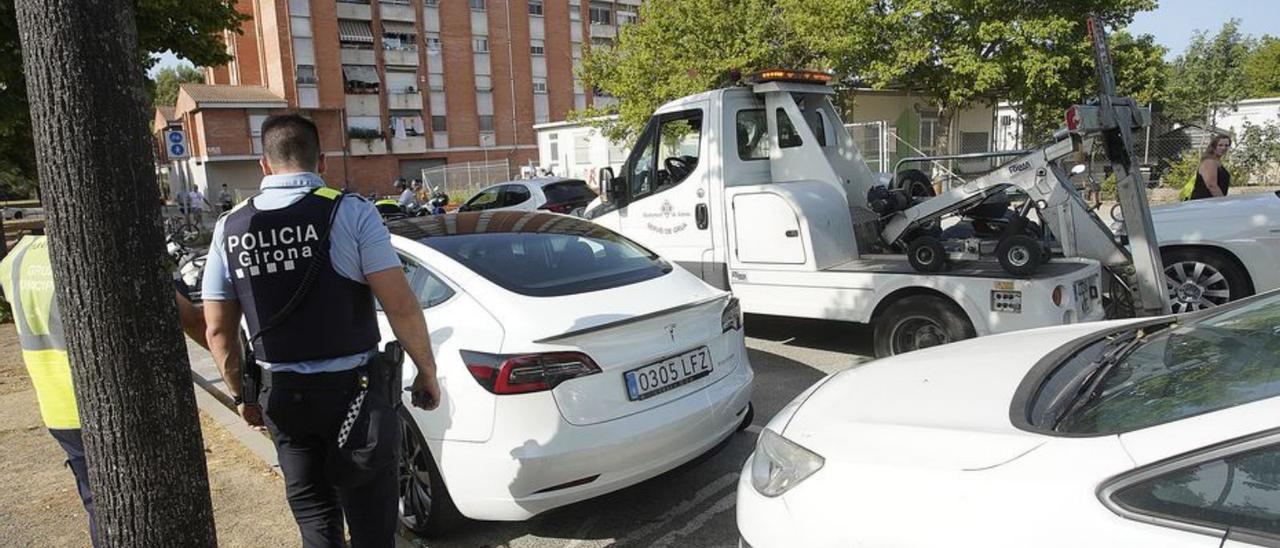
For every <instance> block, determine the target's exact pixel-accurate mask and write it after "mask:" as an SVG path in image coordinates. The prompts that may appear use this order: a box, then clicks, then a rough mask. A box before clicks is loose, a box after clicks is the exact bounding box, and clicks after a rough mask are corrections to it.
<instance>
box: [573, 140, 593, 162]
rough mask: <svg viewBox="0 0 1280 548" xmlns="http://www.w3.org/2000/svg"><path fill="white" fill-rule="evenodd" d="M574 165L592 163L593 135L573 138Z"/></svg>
mask: <svg viewBox="0 0 1280 548" xmlns="http://www.w3.org/2000/svg"><path fill="white" fill-rule="evenodd" d="M573 163H575V164H579V165H582V164H589V163H591V135H590V134H588V133H579V134H577V135H574V136H573Z"/></svg>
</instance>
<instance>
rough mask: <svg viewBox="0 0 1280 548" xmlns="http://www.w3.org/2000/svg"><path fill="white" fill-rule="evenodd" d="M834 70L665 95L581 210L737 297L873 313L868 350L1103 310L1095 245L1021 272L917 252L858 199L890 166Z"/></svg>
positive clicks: (911, 346) (754, 306)
mask: <svg viewBox="0 0 1280 548" xmlns="http://www.w3.org/2000/svg"><path fill="white" fill-rule="evenodd" d="M830 82H831V75H830V74H827V73H824V72H815V71H798V70H766V71H761V72H759V73H756V74H755V75H753V76H752V77H751V78H749V79H748V82H747V84H746V85H739V86H733V87H727V88H722V89H716V90H712V91H708V92H705V93H700V94H697V95H692V96H689V97H684V98H682V99H677V100H675V101H672V102H670V103H667V104H665V105H663V106H662V107H660V108H659V109H658V110H657V111H656V112H655V113H654V115H653V116H652V117H651V118H650V120H649V121H648V122H647V124H646V126H645V128H644V130H643V131H642V132H641V134H640V137H639V139H638V141H637V142H636V144H635V146H634V147H633V148H632V151H631V153H630V155H629V156H628V158H627V160H626V162H625V163H624V164H623V166H622V167H621V169H620V171H621V173H618V174H615V173H614V172H613V170H612V169H611V168H604V169H602V170H601V172H600V178H599V180H600V181H602V187H603V188H602V195H601V198H600V199H599V201H598V202H596V203H594V204H592V205H591V206H589V208H588V211H587V212H586V216H587V217H588V218H590V219H593V220H594V221H595V222H597V223H599V224H601V225H604V226H606V227H608V228H611V229H613V230H616V231H618V232H620V233H622V234H624V235H626V236H627V237H629V238H631V239H634V240H636V241H638V242H640V243H641V244H643V245H645V246H647V247H649V248H650V249H652V250H654V251H656V252H658V253H659V254H661V255H662V256H663V257H666V258H668V259H671V260H673V261H674V262H676V263H677V264H679V265H680V266H682V267H684V268H686V269H687V270H689V271H691V272H693V273H694V274H697V275H699V276H701V277H702V279H703V280H705V281H706V282H707V283H709V284H711V285H714V286H716V287H719V288H721V289H726V290H731V291H733V293H734V294H735V295H736V296H737V297H738V299H739V300H740V302H741V306H742V309H743V310H744V311H745V312H751V313H759V314H771V315H780V316H792V317H802V318H817V319H830V320H844V321H851V322H858V323H865V324H871V325H872V326H873V327H874V336H873V339H874V346H875V353H876V355H877V356H888V355H893V354H898V353H902V352H908V351H911V350H916V349H919V348H925V347H929V346H934V345H938V344H943V343H947V342H951V341H955V340H960V339H964V338H969V337H973V336H979V335H986V334H991V333H999V332H1005V331H1013V330H1019V329H1027V328H1032V327H1041V326H1049V325H1059V324H1064V323H1073V322H1080V321H1087V320H1097V319H1101V318H1102V317H1103V307H1102V303H1101V266H1100V263H1099V261H1097V260H1095V259H1092V258H1087V257H1079V256H1067V257H1055V258H1054V259H1053V260H1051V261H1049V262H1047V263H1044V264H1040V265H1039V266H1038V268H1036V269H1035V271H1034V272H1028V273H1025V274H1021V275H1014V274H1011V273H1010V272H1008V271H1006V270H1005V269H1004V268H1003V267H1001V265H1000V263H999V261H997V260H993V259H991V258H990V257H978V258H977V259H976V260H970V261H963V262H958V263H955V264H954V265H952V266H951V268H949V269H946V270H942V271H936V272H922V271H918V270H917V269H916V268H914V267H913V266H912V264H911V260H910V259H909V258H908V257H907V255H905V254H904V253H902V252H901V251H902V250H901V249H899V248H898V247H897V246H895V245H893V242H891V241H886V240H885V238H884V234H885V230H886V229H888V230H891V231H892V230H895V229H894V226H895V225H894V222H893V221H892V220H886V219H885V217H884V216H882V215H881V214H879V213H877V212H875V211H873V210H872V209H871V208H870V207H869V204H868V193H869V192H871V191H872V189H873V188H877V187H883V186H884V182H885V181H884V180H883V179H882V178H881V177H879V176H877V175H876V174H874V173H872V172H871V171H870V169H869V168H868V167H867V164H866V162H865V161H864V160H863V157H862V153H861V152H860V151H859V149H858V147H857V145H856V144H855V143H854V141H853V139H852V138H851V136H850V135H849V133H848V132H847V131H845V129H844V124H843V122H842V121H841V119H840V116H839V114H838V113H837V111H836V109H835V108H834V107H833V106H832V103H831V101H830V97H831V96H832V95H833V94H834V90H833V89H832V88H831V86H830ZM1069 142H1070V141H1069ZM925 203H926V204H927V203H929V202H925ZM943 203H944V202H942V201H939V202H936V205H938V206H941V205H942V204H943ZM906 224H908V225H909V224H911V222H910V221H907V222H906ZM1103 228H1104V229H1105V227H1103ZM905 232H906V231H905V230H904V234H905Z"/></svg>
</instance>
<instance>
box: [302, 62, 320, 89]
mask: <svg viewBox="0 0 1280 548" xmlns="http://www.w3.org/2000/svg"><path fill="white" fill-rule="evenodd" d="M298 84H300V85H304V86H314V85H316V66H315V65H298Z"/></svg>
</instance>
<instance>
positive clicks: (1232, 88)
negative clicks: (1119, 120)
mask: <svg viewBox="0 0 1280 548" xmlns="http://www.w3.org/2000/svg"><path fill="white" fill-rule="evenodd" d="M1254 43H1255V41H1254V40H1253V39H1252V38H1250V37H1248V36H1246V35H1244V34H1241V33H1240V22H1239V21H1237V20H1234V19H1233V20H1231V21H1228V22H1226V23H1224V24H1223V25H1222V28H1221V29H1219V30H1218V32H1217V34H1214V35H1212V36H1210V35H1209V34H1208V33H1206V32H1204V31H1199V32H1197V33H1196V35H1195V36H1194V37H1193V38H1192V39H1191V43H1190V44H1188V45H1187V49H1186V51H1185V52H1183V53H1182V55H1179V56H1178V58H1177V59H1175V60H1174V61H1173V66H1172V67H1171V68H1170V71H1169V85H1168V89H1167V94H1168V95H1167V97H1166V99H1167V103H1166V107H1165V110H1164V112H1165V114H1166V115H1167V116H1169V117H1170V118H1172V119H1173V120H1175V121H1179V122H1186V123H1209V124H1213V123H1214V121H1215V115H1214V114H1215V112H1216V111H1217V110H1218V109H1221V108H1224V107H1230V106H1234V105H1235V104H1236V103H1238V102H1239V101H1240V100H1241V99H1244V98H1246V97H1248V85H1247V84H1248V79H1247V77H1246V76H1245V62H1246V60H1247V59H1249V57H1250V55H1249V53H1250V51H1252V50H1253V48H1254Z"/></svg>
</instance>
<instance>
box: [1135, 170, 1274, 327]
mask: <svg viewBox="0 0 1280 548" xmlns="http://www.w3.org/2000/svg"><path fill="white" fill-rule="evenodd" d="M1151 220H1152V221H1153V222H1154V223H1155V227H1156V238H1157V240H1158V241H1159V242H1160V254H1161V256H1162V257H1163V259H1164V273H1165V276H1166V278H1165V280H1166V283H1167V284H1168V289H1169V301H1170V303H1171V304H1172V305H1173V311H1174V312H1190V311H1195V310H1201V309H1204V308H1208V307H1212V306H1217V305H1221V304H1225V303H1227V302H1230V301H1234V300H1237V299H1242V298H1244V297H1247V296H1249V295H1253V294H1254V293H1262V292H1265V291H1270V290H1272V289H1275V288H1278V287H1280V192H1260V193H1255V194H1240V195H1232V196H1227V197H1225V198H1207V199H1203V200H1191V201H1187V202H1179V203H1176V204H1166V205H1159V206H1155V207H1152V208H1151ZM1112 226H1113V228H1114V229H1116V231H1117V232H1118V233H1120V234H1122V235H1123V231H1124V227H1123V224H1122V223H1120V222H1117V223H1116V224H1114V225H1112Z"/></svg>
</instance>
